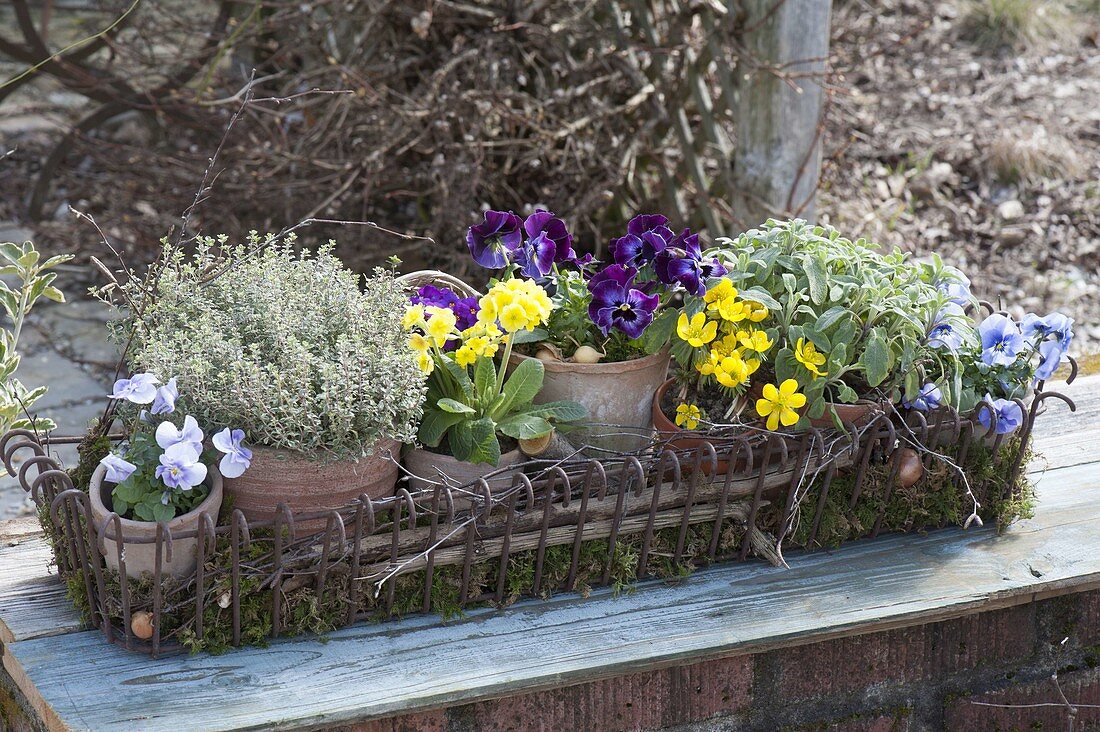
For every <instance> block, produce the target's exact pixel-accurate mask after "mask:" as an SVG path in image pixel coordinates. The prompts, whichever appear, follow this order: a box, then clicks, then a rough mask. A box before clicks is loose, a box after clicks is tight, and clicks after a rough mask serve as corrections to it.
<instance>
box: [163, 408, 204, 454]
mask: <svg viewBox="0 0 1100 732" xmlns="http://www.w3.org/2000/svg"><path fill="white" fill-rule="evenodd" d="M156 437H157V444H158V445H160V447H161V449H162V450H167V449H168V448H169V447H171V446H172V445H178V444H180V443H182V442H186V443H190V444H192V445H195V446H197V447H201V446H202V440H203V434H202V430H201V429H199V423H198V422H197V421H195V418H194V417H192V416H191V415H190V414H189V415H187V416H186V417H184V418H183V429H178V428H177V427H176V425H174V424H172V423H171V422H168V421H167V420H166V421H164V422H161V423H160V425H159V426H158V427H157V432H156Z"/></svg>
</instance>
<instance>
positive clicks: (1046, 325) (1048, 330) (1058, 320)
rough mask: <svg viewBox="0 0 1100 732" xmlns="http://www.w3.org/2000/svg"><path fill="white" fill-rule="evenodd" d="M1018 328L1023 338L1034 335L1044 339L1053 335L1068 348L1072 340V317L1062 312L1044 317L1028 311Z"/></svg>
mask: <svg viewBox="0 0 1100 732" xmlns="http://www.w3.org/2000/svg"><path fill="white" fill-rule="evenodd" d="M1020 330H1021V331H1022V332H1023V334H1024V338H1027V339H1029V340H1030V339H1032V338H1036V337H1038V338H1039V339H1044V338H1047V337H1048V336H1051V335H1053V336H1054V337H1055V338H1057V339H1058V341H1059V342H1061V343H1063V344H1065V347H1066V348H1069V344H1070V341H1072V340H1073V318H1070V317H1068V316H1066V315H1063V314H1062V313H1050V314H1048V315H1046V316H1045V317H1039V316H1038V315H1036V314H1035V313H1028V314H1027V315H1025V316H1024V319H1023V322H1022V323H1021V324H1020Z"/></svg>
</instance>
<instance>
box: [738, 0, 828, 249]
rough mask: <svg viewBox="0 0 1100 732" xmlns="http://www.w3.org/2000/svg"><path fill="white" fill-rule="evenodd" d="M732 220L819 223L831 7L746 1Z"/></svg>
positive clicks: (814, 2)
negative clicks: (792, 219)
mask: <svg viewBox="0 0 1100 732" xmlns="http://www.w3.org/2000/svg"><path fill="white" fill-rule="evenodd" d="M741 5H742V8H743V11H744V15H743V24H742V28H743V30H742V32H741V38H740V40H741V43H742V44H743V46H744V48H745V56H744V57H743V58H742V59H741V61H740V68H741V70H742V73H741V75H740V77H739V79H738V85H739V90H740V100H739V104H738V108H737V150H736V157H735V161H734V177H735V185H736V190H735V191H734V201H733V209H734V215H735V216H737V217H738V218H739V219H740V220H741V221H740V222H739V223H740V224H742V225H744V226H750V227H751V226H756V225H758V224H760V223H761V222H763V221H764V219H766V218H767V217H769V216H779V217H783V218H788V217H793V216H796V215H797V216H800V217H802V218H805V219H809V220H810V221H813V220H814V217H815V213H816V212H815V199H816V190H817V185H818V176H819V175H820V172H821V139H820V133H819V124H820V122H821V119H822V112H823V109H824V100H825V93H824V87H823V81H824V73H825V70H826V63H827V60H828V56H829V20H830V14H831V9H832V0H741Z"/></svg>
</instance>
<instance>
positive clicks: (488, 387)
mask: <svg viewBox="0 0 1100 732" xmlns="http://www.w3.org/2000/svg"><path fill="white" fill-rule="evenodd" d="M496 388H497V370H496V366H494V365H493V359H491V358H486V357H482V358H479V359H478V360H477V361H476V362H475V363H474V389H475V390H476V391H477V398H478V400H480V402H481V405H482V408H484V407H485V405H486V404H488V403H489V402H491V401H492V400H493V399H494V398H495V397H496V394H495V392H496Z"/></svg>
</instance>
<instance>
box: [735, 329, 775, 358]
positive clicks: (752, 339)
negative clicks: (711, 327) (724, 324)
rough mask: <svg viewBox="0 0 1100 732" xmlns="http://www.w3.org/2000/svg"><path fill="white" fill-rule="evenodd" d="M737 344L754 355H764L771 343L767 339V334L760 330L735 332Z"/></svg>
mask: <svg viewBox="0 0 1100 732" xmlns="http://www.w3.org/2000/svg"><path fill="white" fill-rule="evenodd" d="M737 342H738V343H739V344H741V346H743V347H744V348H747V349H748V350H750V351H755V352H756V353H764V352H765V351H767V350H768V349H769V348H771V347H772V341H771V340H770V339H769V338H768V334H767V333H765V332H764V331H762V330H739V331H737Z"/></svg>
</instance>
